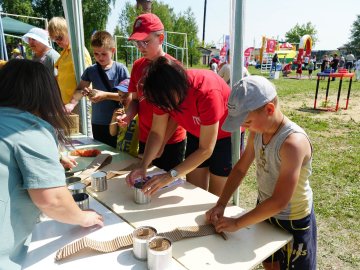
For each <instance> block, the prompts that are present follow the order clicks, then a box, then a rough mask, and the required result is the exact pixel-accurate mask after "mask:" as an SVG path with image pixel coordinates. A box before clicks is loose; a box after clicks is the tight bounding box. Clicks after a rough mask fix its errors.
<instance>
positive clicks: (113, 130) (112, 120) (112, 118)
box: [109, 109, 120, 136]
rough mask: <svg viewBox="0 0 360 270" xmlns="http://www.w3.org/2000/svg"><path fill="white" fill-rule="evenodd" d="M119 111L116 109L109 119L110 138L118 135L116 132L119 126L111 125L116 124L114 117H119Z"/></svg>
mask: <svg viewBox="0 0 360 270" xmlns="http://www.w3.org/2000/svg"><path fill="white" fill-rule="evenodd" d="M118 110H119V109H116V110H115V111H114V112H113V115H112V117H111V122H110V125H109V132H110V135H111V136H116V135H117V134H118V131H119V126H118V125H117V124H113V123H116V122H117V121H116V117H117V116H119V115H120V113H119V112H118Z"/></svg>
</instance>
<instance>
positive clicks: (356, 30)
mask: <svg viewBox="0 0 360 270" xmlns="http://www.w3.org/2000/svg"><path fill="white" fill-rule="evenodd" d="M345 47H346V48H347V49H348V50H349V51H351V52H352V53H353V54H354V55H357V56H360V15H357V19H356V20H355V21H354V23H353V25H352V28H351V36H350V41H349V42H348V43H347V44H345Z"/></svg>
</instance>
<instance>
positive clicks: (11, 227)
mask: <svg viewBox="0 0 360 270" xmlns="http://www.w3.org/2000/svg"><path fill="white" fill-rule="evenodd" d="M0 123H1V126H0V269H1V270H3V269H6V270H13V269H21V263H22V260H23V259H24V256H25V254H26V252H27V243H28V242H29V241H30V236H31V232H32V230H33V228H34V226H35V224H36V221H37V218H38V216H39V214H40V211H39V209H38V208H37V207H36V206H35V205H34V203H33V202H32V200H31V199H30V196H29V194H28V192H27V189H38V188H51V187H58V186H64V185H65V174H64V168H63V167H62V166H61V164H60V162H59V154H58V148H57V141H56V139H55V134H54V129H53V127H52V126H51V125H50V124H49V123H47V122H46V121H44V120H42V119H40V118H38V117H36V116H35V115H33V114H30V113H28V112H24V111H20V110H18V109H14V108H8V107H0Z"/></svg>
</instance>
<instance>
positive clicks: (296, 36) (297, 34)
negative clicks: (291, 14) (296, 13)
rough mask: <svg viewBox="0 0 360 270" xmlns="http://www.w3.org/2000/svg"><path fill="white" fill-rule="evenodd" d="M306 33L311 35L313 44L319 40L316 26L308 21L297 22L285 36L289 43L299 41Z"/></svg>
mask: <svg viewBox="0 0 360 270" xmlns="http://www.w3.org/2000/svg"><path fill="white" fill-rule="evenodd" d="M304 35H310V36H311V39H312V44H313V45H315V43H316V42H317V41H318V38H317V30H316V29H315V26H314V25H312V24H311V22H307V23H306V24H302V25H299V24H298V23H297V24H296V25H295V26H294V27H293V28H291V29H290V30H289V31H288V32H286V33H285V38H286V41H287V42H289V43H299V42H300V39H301V37H302V36H304Z"/></svg>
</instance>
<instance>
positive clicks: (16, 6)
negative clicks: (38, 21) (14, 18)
mask: <svg viewBox="0 0 360 270" xmlns="http://www.w3.org/2000/svg"><path fill="white" fill-rule="evenodd" d="M31 2H32V1H31V0H0V5H1V7H2V9H3V11H4V12H5V13H10V14H21V15H26V16H32V15H33V13H34V10H33V8H32V5H31V4H32V3H31Z"/></svg>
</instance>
